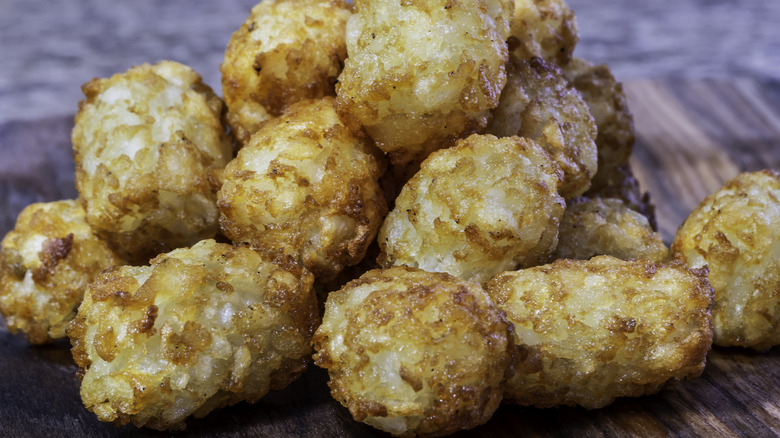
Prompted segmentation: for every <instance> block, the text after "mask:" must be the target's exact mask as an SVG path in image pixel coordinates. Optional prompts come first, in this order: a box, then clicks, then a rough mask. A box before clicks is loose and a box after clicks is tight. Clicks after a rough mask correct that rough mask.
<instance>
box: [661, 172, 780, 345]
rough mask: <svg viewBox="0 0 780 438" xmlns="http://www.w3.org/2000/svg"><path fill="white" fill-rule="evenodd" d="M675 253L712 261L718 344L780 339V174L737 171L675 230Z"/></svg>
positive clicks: (697, 263) (692, 261)
mask: <svg viewBox="0 0 780 438" xmlns="http://www.w3.org/2000/svg"><path fill="white" fill-rule="evenodd" d="M672 250H673V251H674V254H675V257H678V258H679V259H681V260H683V261H684V262H685V263H687V264H688V265H690V266H693V267H701V266H708V267H709V270H710V276H709V278H710V282H711V283H712V287H713V288H714V289H715V308H714V309H713V314H712V316H713V323H714V326H715V344H717V345H723V346H741V347H749V348H754V349H756V350H764V349H767V348H769V347H772V346H774V345H778V344H780V176H778V174H777V173H776V172H774V171H771V170H765V171H762V172H747V173H743V174H740V175H738V176H737V177H735V178H733V179H731V180H730V181H728V182H727V183H726V185H725V186H724V187H723V188H721V189H720V190H718V191H717V192H715V193H713V194H712V195H710V196H708V197H707V198H706V199H704V200H703V201H702V202H701V204H699V206H698V207H697V208H696V209H695V210H694V211H693V212H692V213H691V214H690V216H688V218H687V219H686V220H685V222H684V223H683V224H682V226H681V227H680V229H679V230H677V235H676V236H675V239H674V243H673V244H672Z"/></svg>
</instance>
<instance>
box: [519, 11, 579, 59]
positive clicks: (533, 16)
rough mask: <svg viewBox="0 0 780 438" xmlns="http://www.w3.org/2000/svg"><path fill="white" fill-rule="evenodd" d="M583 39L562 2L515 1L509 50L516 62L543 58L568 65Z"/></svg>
mask: <svg viewBox="0 0 780 438" xmlns="http://www.w3.org/2000/svg"><path fill="white" fill-rule="evenodd" d="M579 39H580V37H579V34H578V31H577V20H576V18H575V16H574V12H573V11H572V10H571V9H570V8H569V5H567V4H566V2H565V1H563V0H515V16H514V19H513V20H512V28H511V37H509V40H508V42H509V50H510V52H512V54H513V55H514V56H515V57H516V58H517V59H531V58H533V57H539V58H543V59H544V60H546V61H549V62H552V63H554V64H556V65H559V66H565V65H566V64H567V63H568V62H569V60H570V59H571V57H572V52H574V48H575V47H576V46H577V42H578V41H579Z"/></svg>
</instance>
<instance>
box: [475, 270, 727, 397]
mask: <svg viewBox="0 0 780 438" xmlns="http://www.w3.org/2000/svg"><path fill="white" fill-rule="evenodd" d="M706 272H707V271H706V269H688V268H687V267H686V266H685V265H684V264H682V263H679V262H677V263H671V264H668V265H663V264H659V263H655V262H651V261H648V260H636V261H622V260H618V259H616V258H613V257H610V256H598V257H594V258H592V259H590V260H566V259H559V260H557V261H555V262H553V263H552V264H550V265H545V266H537V267H534V268H529V269H524V270H520V271H516V272H506V273H503V274H500V275H497V276H496V277H495V278H494V279H492V280H491V281H490V283H489V284H488V289H487V290H488V294H490V297H491V298H492V299H493V300H494V302H495V303H496V306H497V307H498V308H499V309H501V310H503V311H505V312H506V315H507V319H508V320H509V321H510V322H511V323H513V324H514V330H515V331H514V337H515V345H516V347H515V351H514V354H515V357H516V359H517V360H518V363H517V368H516V372H515V374H514V377H512V378H510V379H509V381H508V382H507V385H506V394H505V397H506V399H507V400H508V401H511V402H514V403H518V404H521V405H526V406H536V407H552V406H559V405H570V406H573V405H580V406H583V407H585V408H588V409H595V408H600V407H602V406H606V405H607V404H609V403H611V402H612V401H613V400H614V399H615V398H616V397H624V396H639V395H643V394H650V393H654V392H657V391H659V390H660V389H662V388H663V387H664V385H666V384H667V383H668V382H670V381H675V380H677V379H692V378H695V377H698V376H699V375H700V374H701V372H702V371H703V370H704V365H705V362H706V357H707V352H708V351H709V350H710V346H711V344H712V326H711V316H710V307H711V304H712V289H711V288H710V285H709V283H708V282H707V278H706Z"/></svg>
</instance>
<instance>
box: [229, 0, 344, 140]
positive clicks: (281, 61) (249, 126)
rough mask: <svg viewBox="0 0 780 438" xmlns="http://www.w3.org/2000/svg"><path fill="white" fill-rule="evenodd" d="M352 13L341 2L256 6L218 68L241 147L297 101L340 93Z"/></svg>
mask: <svg viewBox="0 0 780 438" xmlns="http://www.w3.org/2000/svg"><path fill="white" fill-rule="evenodd" d="M350 9H351V6H350V5H349V3H347V2H345V1H343V0H263V1H262V2H260V3H258V4H257V5H256V6H255V7H254V8H252V12H251V14H250V15H249V17H248V18H247V19H246V20H245V21H244V23H243V24H242V25H241V28H240V29H239V30H237V31H236V32H235V33H233V35H232V36H231V38H230V41H229V42H228V45H227V49H225V60H224V62H223V63H222V65H221V66H220V71H221V72H222V93H223V95H224V96H225V103H226V105H227V107H228V113H227V120H228V123H229V124H230V129H231V130H232V132H233V134H234V135H235V137H236V139H237V140H238V141H239V143H241V144H245V143H246V142H247V141H249V137H250V136H251V135H252V133H254V132H255V131H257V128H258V127H259V126H260V123H262V122H263V121H264V120H266V119H268V118H271V117H276V116H279V115H281V114H282V113H283V112H284V110H286V109H287V108H288V107H289V106H290V105H292V104H293V103H295V102H298V101H301V100H304V99H312V98H319V97H323V96H335V95H336V91H335V88H334V86H335V83H336V78H337V77H338V76H339V74H340V73H341V69H342V67H343V64H344V58H346V57H347V45H346V40H345V39H346V28H347V19H348V18H349V15H350Z"/></svg>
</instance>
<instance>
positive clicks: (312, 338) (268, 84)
mask: <svg viewBox="0 0 780 438" xmlns="http://www.w3.org/2000/svg"><path fill="white" fill-rule="evenodd" d="M577 41H578V35H577V24H576V21H575V16H574V13H573V11H572V10H571V9H569V7H568V6H567V5H566V4H565V3H564V1H563V0H514V1H512V0H461V1H457V2H456V1H451V0H403V1H399V0H354V2H352V3H351V4H350V3H347V2H344V1H342V0H264V1H262V2H261V3H259V4H257V5H256V6H255V7H254V8H253V9H252V11H251V13H250V15H249V17H248V18H247V19H246V21H245V22H244V23H243V24H242V25H241V28H240V29H238V30H236V31H235V33H234V34H233V36H232V37H231V39H230V41H229V42H228V43H227V49H226V51H225V59H224V62H223V63H222V65H221V73H222V94H223V97H222V98H220V97H219V96H218V95H217V94H216V93H215V92H214V91H213V90H212V88H210V87H209V86H208V85H206V84H204V83H203V82H202V81H201V78H200V76H199V75H198V74H197V73H196V72H194V71H193V70H192V69H191V68H189V67H187V66H185V65H181V64H179V63H176V62H173V61H162V62H159V63H158V64H155V65H146V64H145V65H139V66H135V67H132V68H131V69H129V70H128V71H126V72H124V73H119V74H116V75H114V76H112V77H110V78H103V79H94V80H92V81H90V82H88V83H87V84H85V85H84V86H83V92H84V95H85V98H84V100H82V101H81V102H79V104H78V113H77V115H76V119H75V127H74V129H73V132H72V143H73V156H74V159H75V163H76V178H75V179H76V187H77V189H78V193H79V196H78V199H76V200H63V201H57V202H51V203H42V204H33V205H30V206H29V207H27V208H26V209H24V210H23V211H22V212H21V214H20V215H19V218H18V221H17V224H16V228H15V229H14V230H12V231H11V232H9V233H8V234H7V235H6V236H5V238H4V239H3V241H2V253H1V257H2V259H1V261H2V265H1V271H0V311H1V312H2V315H3V317H4V319H5V322H6V324H7V325H8V328H9V330H10V331H11V332H14V333H16V332H21V333H23V334H24V335H25V336H26V338H27V339H28V340H29V342H30V343H33V344H44V343H47V342H51V341H54V340H56V339H60V338H64V337H68V338H70V342H71V344H72V346H73V348H72V352H73V358H74V360H75V362H76V364H77V365H78V367H79V377H80V379H81V390H80V391H81V398H82V400H83V402H84V405H85V406H86V408H87V409H89V410H90V411H92V412H93V413H94V414H95V415H96V416H97V417H98V418H99V419H100V420H101V421H106V422H114V423H115V424H117V425H123V424H127V423H133V424H135V425H136V426H138V427H149V428H154V429H159V430H181V429H184V428H185V425H186V420H187V418H188V417H190V416H195V417H202V416H205V415H207V414H208V413H209V412H210V411H212V410H213V409H216V408H220V407H223V406H228V405H231V404H234V403H237V402H240V401H246V402H249V403H253V402H256V401H257V400H259V399H260V398H261V397H263V396H264V395H265V394H267V393H268V392H269V391H270V390H279V389H282V388H284V387H285V386H286V385H288V384H289V383H290V382H292V381H294V380H295V379H296V378H297V377H298V376H300V375H301V374H302V373H303V372H304V371H305V370H306V368H307V366H309V365H310V363H311V362H313V363H314V364H315V365H317V366H319V367H322V368H325V369H327V371H328V374H329V379H330V380H329V382H328V385H329V387H330V390H331V394H332V395H333V397H334V398H335V399H336V400H338V401H339V402H340V403H341V404H343V405H344V406H345V407H346V408H347V409H349V411H350V413H351V414H352V416H353V417H354V419H355V420H357V421H361V422H365V423H367V424H369V425H371V426H373V427H375V428H378V429H381V430H383V431H386V432H389V433H391V434H393V435H396V436H443V435H448V434H451V433H454V432H457V431H460V430H464V429H470V428H473V427H475V426H478V425H480V424H483V423H486V422H487V421H488V420H489V419H490V418H491V416H492V415H493V413H494V411H495V410H496V409H497V408H498V407H499V405H501V403H515V404H519V405H524V406H534V407H538V408H547V407H554V406H562V405H569V406H573V405H579V406H582V407H585V408H588V409H596V408H600V407H603V406H605V405H607V404H609V403H611V402H612V401H613V400H615V399H616V398H618V397H625V396H641V395H644V394H650V393H654V392H657V391H660V390H661V389H662V388H664V387H665V386H667V385H668V384H670V383H674V382H677V381H681V380H687V379H693V378H696V377H698V376H699V375H700V374H701V373H702V371H703V369H704V367H705V363H706V358H707V354H708V352H709V350H710V348H711V346H712V345H713V343H714V344H715V345H721V346H742V347H747V348H753V349H756V350H765V349H768V348H770V347H772V346H774V345H777V344H780V227H778V226H777V224H778V223H780V176H778V174H777V173H776V172H774V171H772V170H764V171H761V172H753V173H745V174H742V175H739V176H737V177H736V178H734V179H733V180H731V181H729V182H728V183H727V184H726V186H725V187H724V188H723V189H721V190H719V191H718V192H716V193H714V194H712V195H711V196H710V197H708V198H707V199H705V200H704V201H703V202H702V203H701V205H699V207H698V208H696V209H695V210H694V211H693V212H692V213H691V215H690V217H689V218H688V219H687V220H686V221H685V223H684V224H682V225H681V227H680V229H679V231H678V233H677V235H676V236H675V237H674V241H673V244H672V245H671V248H669V247H667V246H666V245H665V244H664V242H663V240H662V239H661V236H660V235H659V234H658V233H657V232H656V231H654V227H655V218H654V211H653V206H652V204H651V203H650V201H649V197H648V196H647V194H645V193H643V192H642V191H641V190H640V188H639V186H638V183H637V181H636V179H634V177H633V176H632V173H631V168H630V165H629V157H630V156H631V150H632V146H633V142H634V133H633V121H632V117H631V114H630V113H629V110H628V107H627V104H626V97H625V95H624V93H623V89H622V86H621V84H620V83H619V82H617V81H616V80H615V78H614V77H613V76H612V74H611V73H610V71H609V68H608V67H607V66H604V65H600V66H595V65H593V64H591V63H590V62H588V61H587V60H584V59H579V58H576V57H574V56H573V52H574V49H575V46H576V44H577Z"/></svg>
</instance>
